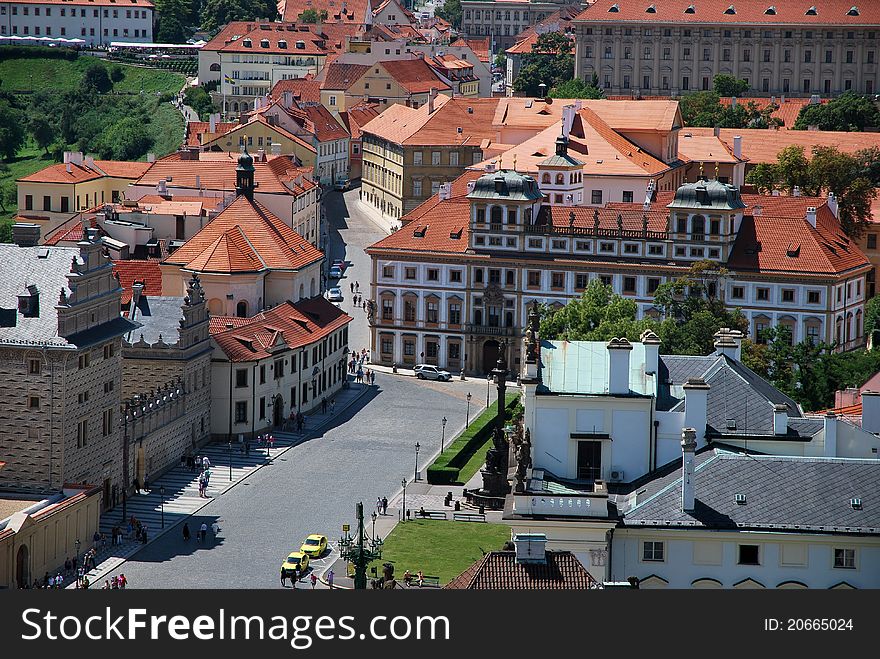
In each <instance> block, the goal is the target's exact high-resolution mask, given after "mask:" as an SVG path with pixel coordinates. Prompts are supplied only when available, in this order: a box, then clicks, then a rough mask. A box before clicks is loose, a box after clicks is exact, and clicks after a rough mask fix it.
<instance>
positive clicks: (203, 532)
mask: <svg viewBox="0 0 880 659" xmlns="http://www.w3.org/2000/svg"><path fill="white" fill-rule="evenodd" d="M207 535H208V525H207V524H205V523H204V522H202V525H201V526H200V527H199V542H205V538H206V537H207Z"/></svg>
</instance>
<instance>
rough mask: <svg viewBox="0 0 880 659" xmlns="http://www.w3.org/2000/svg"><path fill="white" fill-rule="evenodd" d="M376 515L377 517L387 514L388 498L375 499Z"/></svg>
mask: <svg viewBox="0 0 880 659" xmlns="http://www.w3.org/2000/svg"><path fill="white" fill-rule="evenodd" d="M376 513H377V514H378V515H387V514H388V497H376Z"/></svg>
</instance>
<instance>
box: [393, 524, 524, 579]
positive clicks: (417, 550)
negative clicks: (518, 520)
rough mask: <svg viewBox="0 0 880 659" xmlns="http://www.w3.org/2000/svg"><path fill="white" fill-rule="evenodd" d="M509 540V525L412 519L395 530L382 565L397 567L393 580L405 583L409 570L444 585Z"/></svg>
mask: <svg viewBox="0 0 880 659" xmlns="http://www.w3.org/2000/svg"><path fill="white" fill-rule="evenodd" d="M508 540H510V527H509V526H507V525H506V524H483V523H480V522H443V521H440V520H412V521H408V522H403V523H401V524H398V525H397V526H395V527H394V530H393V531H392V532H391V533H390V534H389V535H388V537H387V538H386V539H385V545H384V546H383V547H382V559H381V561H379V562H378V563H376V565H377V566H378V574H379V575H380V576H381V574H382V567H381V564H382V563H392V564H393V565H394V578H395V579H397V580H398V581H402V580H403V573H404V572H406V571H407V570H409V571H410V572H411V573H412V574H413V575H415V574H416V573H417V572H418V571H419V570H421V571H422V573H423V574H426V575H431V576H438V577H440V583H441V584H444V583H447V582H449V581H451V580H452V579H454V578H455V577H457V576H458V575H459V574H461V573H462V572H464V571H465V570H466V569H467V568H469V567H470V566H471V565H473V564H474V563H475V562H476V561H477V560H479V559H480V558H482V556H483V552H484V551H492V550H498V549H501V548H502V547H503V546H504V543H505V542H507V541H508Z"/></svg>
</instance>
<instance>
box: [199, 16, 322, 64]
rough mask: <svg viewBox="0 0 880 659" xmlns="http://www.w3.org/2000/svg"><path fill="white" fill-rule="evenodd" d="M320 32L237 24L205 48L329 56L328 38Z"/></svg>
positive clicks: (296, 27)
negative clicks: (298, 44) (299, 45)
mask: <svg viewBox="0 0 880 659" xmlns="http://www.w3.org/2000/svg"><path fill="white" fill-rule="evenodd" d="M316 30H317V25H308V24H304V23H301V24H297V23H290V22H287V23H283V22H279V23H273V22H261V21H250V22H245V21H237V22H234V23H230V24H229V25H227V26H226V27H225V28H223V29H222V30H221V31H220V33H219V34H217V35H216V36H215V37H214V38H213V39H211V40H210V41H209V42H208V43H206V44H205V45H204V46H202V50H205V51H218V52H224V53H253V54H255V55H260V54H266V53H272V54H274V55H279V54H287V55H293V56H301V55H311V56H318V57H320V56H322V55H327V53H328V52H329V50H328V46H327V44H326V38H325V36H324V35H321V34H318V33H316ZM298 42H301V43H302V47H299V48H298V47H297V43H298Z"/></svg>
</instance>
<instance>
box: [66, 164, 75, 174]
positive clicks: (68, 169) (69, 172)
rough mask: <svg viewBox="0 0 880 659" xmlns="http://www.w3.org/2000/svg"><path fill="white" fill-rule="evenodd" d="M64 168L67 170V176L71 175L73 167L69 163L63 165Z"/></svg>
mask: <svg viewBox="0 0 880 659" xmlns="http://www.w3.org/2000/svg"><path fill="white" fill-rule="evenodd" d="M64 168H65V169H66V170H67V173H68V174H71V173H73V165H71V164H70V162H69V161H68V162H67V164H65V165H64Z"/></svg>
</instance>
